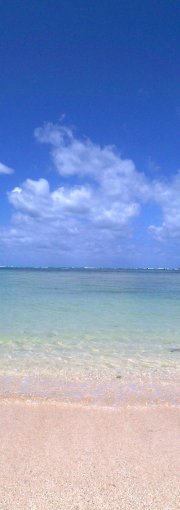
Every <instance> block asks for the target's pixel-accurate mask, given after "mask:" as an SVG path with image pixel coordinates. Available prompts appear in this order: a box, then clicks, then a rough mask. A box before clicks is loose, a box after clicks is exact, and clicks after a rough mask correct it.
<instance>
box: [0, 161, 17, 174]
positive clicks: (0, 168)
mask: <svg viewBox="0 0 180 510" xmlns="http://www.w3.org/2000/svg"><path fill="white" fill-rule="evenodd" d="M13 172H14V170H13V168H10V167H9V166H7V165H4V164H3V163H1V162H0V174H5V175H10V174H13Z"/></svg>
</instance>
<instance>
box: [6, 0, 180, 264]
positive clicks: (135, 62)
mask: <svg viewBox="0 0 180 510" xmlns="http://www.w3.org/2000/svg"><path fill="white" fill-rule="evenodd" d="M0 7H1V16H0V66H1V72H0V119H1V136H0V162H1V164H0V202H1V215H0V264H1V265H3V264H5V265H6V264H14V265H75V266H79V265H93V266H94V265H98V266H99V265H100V266H129V267H136V266H175V267H177V266H180V257H179V253H180V174H179V169H180V152H179V134H180V72H179V71H180V69H179V66H180V53H179V47H180V31H179V25H180V2H179V1H175V0H174V1H173V0H172V1H169V0H163V1H162V0H147V1H146V2H144V1H143V0H119V1H118V0H111V1H110V0H102V1H101V2H100V1H97V0H96V1H95V0H86V1H83V0H76V1H74V0H64V1H59V0H53V1H51V2H50V1H49V0H39V1H38V2H37V1H34V0H31V1H30V0H23V2H22V1H21V0H15V1H14V2H12V1H10V0H6V2H3V1H1V2H0Z"/></svg>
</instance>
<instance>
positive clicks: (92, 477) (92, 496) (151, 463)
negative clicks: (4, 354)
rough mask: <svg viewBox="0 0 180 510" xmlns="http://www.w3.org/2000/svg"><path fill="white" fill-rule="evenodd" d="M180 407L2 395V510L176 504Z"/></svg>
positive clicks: (163, 509)
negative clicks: (109, 404) (90, 403)
mask: <svg viewBox="0 0 180 510" xmlns="http://www.w3.org/2000/svg"><path fill="white" fill-rule="evenodd" d="M179 425H180V412H179V409H178V407H177V406H166V405H159V406H147V407H146V406H134V407H133V406H128V405H127V406H125V407H122V408H118V409H117V408H111V407H103V406H102V407H100V406H98V407H93V406H85V405H81V404H63V403H58V402H55V401H53V400H45V399H41V400H32V399H27V400H24V399H17V398H16V399H15V398H14V399H10V398H9V399H5V398H4V399H1V403H0V427H1V445H0V508H1V509H2V510H18V509H20V510H25V509H26V510H51V509H52V510H60V509H62V510H93V509H94V510H99V509H102V510H115V509H117V510H130V509H133V510H136V509H139V510H142V509H146V510H150V509H151V510H177V509H178V508H179V502H180V492H179V486H180V484H179V481H180V480H179V475H178V473H179V472H180V461H179V459H180V449H178V444H179V443H178V438H179Z"/></svg>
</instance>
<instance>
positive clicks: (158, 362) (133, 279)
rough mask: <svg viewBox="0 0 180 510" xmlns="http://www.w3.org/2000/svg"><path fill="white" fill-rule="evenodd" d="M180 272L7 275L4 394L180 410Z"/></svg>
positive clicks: (1, 308) (0, 273) (0, 363)
mask: <svg viewBox="0 0 180 510" xmlns="http://www.w3.org/2000/svg"><path fill="white" fill-rule="evenodd" d="M179 362H180V271H179V270H172V271H171V270H117V269H113V270H111V269H88V268H87V269H48V268H46V269H45V268H44V269H38V268H37V269H16V268H1V269H0V391H1V395H3V396H6V397H7V396H11V397H16V396H17V395H18V396H20V395H21V396H22V398H23V397H26V398H27V396H28V395H31V397H32V396H34V398H41V397H43V398H44V397H46V398H55V399H60V400H63V401H65V402H66V401H72V402H74V401H84V402H87V403H89V402H91V403H95V404H97V403H98V402H101V403H102V402H103V403H104V404H105V405H109V404H110V405H122V404H124V403H125V402H126V403H127V402H129V403H132V404H135V405H137V404H139V403H144V404H156V403H157V402H158V403H159V402H164V401H167V403H171V404H174V403H177V401H178V398H179V386H178V385H179Z"/></svg>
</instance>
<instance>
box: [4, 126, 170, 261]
mask: <svg viewBox="0 0 180 510" xmlns="http://www.w3.org/2000/svg"><path fill="white" fill-rule="evenodd" d="M35 138H36V140H37V142H38V143H41V144H47V145H48V146H49V148H50V158H51V162H52V163H53V167H54V171H55V172H56V173H57V174H58V175H59V186H58V187H57V188H56V189H51V186H50V183H49V182H48V181H47V179H45V178H42V177H41V178H39V179H37V180H32V179H27V180H26V181H25V182H23V183H22V184H21V185H20V186H18V187H15V188H14V189H13V190H12V191H10V192H9V193H8V200H9V202H10V204H11V206H12V207H13V214H12V221H11V225H10V226H9V227H7V228H4V229H1V232H0V236H1V241H2V242H3V243H4V244H6V245H8V246H24V247H27V248H28V246H31V247H33V249H34V250H41V251H43V250H44V252H45V251H47V252H48V253H51V254H57V255H58V256H59V259H58V260H59V264H61V261H62V260H63V263H64V261H66V260H67V264H68V263H72V262H73V261H74V263H78V261H80V263H82V260H83V261H84V263H86V261H88V262H89V261H90V260H92V261H93V262H97V261H100V260H101V259H102V262H103V260H107V259H108V256H109V257H110V259H112V257H113V256H114V254H115V255H116V256H117V258H118V257H119V256H120V254H122V253H124V252H126V251H127V252H128V250H131V251H132V254H133V250H134V244H133V243H134V241H133V232H134V229H135V228H136V222H137V220H138V218H139V220H140V218H141V217H142V216H143V214H144V206H145V205H146V204H147V203H151V204H156V206H158V207H159V211H160V217H162V222H161V223H160V224H158V225H156V224H152V225H151V224H150V225H149V226H148V227H147V236H149V237H150V236H151V238H152V239H153V238H154V239H156V242H157V243H162V242H166V241H167V240H168V239H172V240H173V239H174V240H176V242H177V241H178V240H179V239H180V173H178V174H177V175H176V176H175V177H174V179H173V180H172V181H171V182H170V181H169V182H165V181H162V180H160V179H159V180H150V179H148V178H147V176H146V175H145V174H144V173H143V172H140V171H138V170H137V169H136V167H135V165H134V163H133V161H132V160H130V159H124V158H122V157H121V155H120V154H119V152H118V150H117V148H116V147H115V146H112V145H106V146H104V147H101V146H100V145H98V144H96V143H93V142H92V141H91V140H89V139H88V138H81V137H78V136H77V135H76V133H75V132H74V130H73V129H71V128H69V127H67V126H65V125H62V124H58V125H55V124H51V123H47V124H45V125H44V126H43V127H40V128H37V129H36V130H35ZM3 167H4V165H2V166H0V172H1V173H2V172H3V170H2V169H3ZM4 169H7V171H4V172H3V173H11V169H8V167H4ZM8 170H9V172H8ZM105 254H106V256H105ZM104 256H105V258H104ZM66 257H67V259H66Z"/></svg>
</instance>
